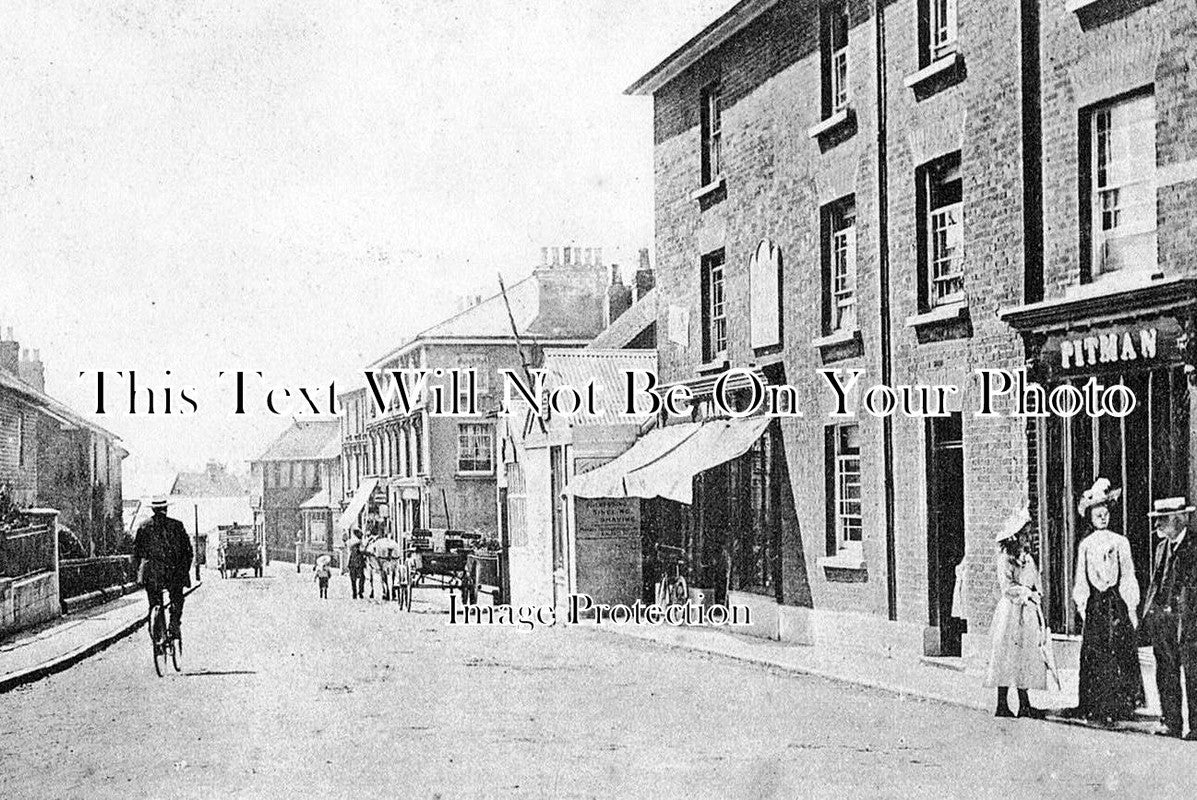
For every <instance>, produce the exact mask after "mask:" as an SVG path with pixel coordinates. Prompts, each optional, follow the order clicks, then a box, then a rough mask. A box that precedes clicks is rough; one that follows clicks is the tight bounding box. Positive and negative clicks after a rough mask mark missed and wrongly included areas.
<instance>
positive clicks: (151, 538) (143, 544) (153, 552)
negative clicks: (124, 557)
mask: <svg viewBox="0 0 1197 800" xmlns="http://www.w3.org/2000/svg"><path fill="white" fill-rule="evenodd" d="M150 508H151V509H152V510H153V512H154V515H153V516H152V517H150V518H149V519H147V520H146V521H145V522H143V523H141V526H140V527H138V529H137V536H136V538H135V539H134V540H133V568H134V569H135V570H136V571H137V579H138V581H139V582H140V583H141V584H142V585H143V586H145V591H146V596H147V597H148V598H149V601H150V608H153V607H154V606H155V605H156V604H157V603H160V602H162V590H163V589H165V590H167V591H168V592H170V630H171V633H172V634H175V635H178V632H179V627H180V625H181V624H182V622H183V589H184V588H185V587H187V586H190V585H191V559H192V557H193V556H194V553H193V551H192V549H191V539H190V538H189V537H188V536H187V529H186V528H184V527H183V523H182V522H179V521H178V520H177V519H172V518H171V517H168V516H166V498H165V497H155V498H154V500H153V502H152V503H150Z"/></svg>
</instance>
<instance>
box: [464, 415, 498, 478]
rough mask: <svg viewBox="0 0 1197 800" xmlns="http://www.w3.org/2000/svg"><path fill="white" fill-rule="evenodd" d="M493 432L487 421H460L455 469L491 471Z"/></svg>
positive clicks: (492, 465)
mask: <svg viewBox="0 0 1197 800" xmlns="http://www.w3.org/2000/svg"><path fill="white" fill-rule="evenodd" d="M493 439H494V434H493V429H492V428H491V426H490V424H489V423H486V422H462V423H460V424H458V426H457V471H458V472H493V471H494V468H495V465H494V456H493V452H494V441H493Z"/></svg>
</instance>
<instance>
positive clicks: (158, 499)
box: [150, 494, 166, 508]
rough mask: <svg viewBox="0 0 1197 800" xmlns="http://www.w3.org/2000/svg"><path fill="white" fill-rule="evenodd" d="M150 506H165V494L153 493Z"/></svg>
mask: <svg viewBox="0 0 1197 800" xmlns="http://www.w3.org/2000/svg"><path fill="white" fill-rule="evenodd" d="M150 508H166V496H165V495H161V494H156V495H154V499H153V500H151V501H150Z"/></svg>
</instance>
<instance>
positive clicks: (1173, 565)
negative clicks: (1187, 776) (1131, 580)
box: [1143, 497, 1197, 741]
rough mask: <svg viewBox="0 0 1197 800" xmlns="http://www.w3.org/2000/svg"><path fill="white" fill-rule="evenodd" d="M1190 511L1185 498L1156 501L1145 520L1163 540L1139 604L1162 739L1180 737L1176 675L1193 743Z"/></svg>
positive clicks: (1194, 614)
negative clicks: (1152, 662) (1152, 656)
mask: <svg viewBox="0 0 1197 800" xmlns="http://www.w3.org/2000/svg"><path fill="white" fill-rule="evenodd" d="M1192 513H1193V506H1191V505H1189V504H1188V503H1187V502H1186V500H1185V498H1183V497H1169V498H1166V499H1164V500H1156V501H1155V503H1154V504H1153V508H1152V511H1151V512H1150V513H1149V514H1148V515H1147V516H1149V517H1150V518H1151V519H1152V527H1153V529H1154V530H1155V532H1156V535H1157V536H1159V537H1160V539H1161V541H1160V543H1159V545H1158V546H1157V548H1156V551H1155V570H1154V572H1153V573H1152V576H1151V587H1150V588H1149V589H1148V590H1147V599H1146V600H1145V601H1144V603H1143V625H1144V626H1145V628H1146V630H1147V634H1148V636H1150V637H1151V645H1152V649H1153V650H1154V651H1155V682H1156V686H1157V687H1158V688H1159V692H1160V707H1161V709H1162V711H1163V724H1164V727H1163V729H1162V730H1160V731H1158V733H1159V734H1160V735H1162V736H1172V737H1175V738H1180V736H1181V733H1182V732H1183V731H1184V720H1183V719H1182V717H1181V688H1180V686H1181V684H1180V680H1181V677H1180V674H1181V672H1182V671H1183V672H1184V681H1185V689H1186V691H1187V694H1188V698H1189V702H1188V706H1189V734H1188V735H1187V736H1185V737H1184V738H1185V739H1187V740H1188V741H1197V728H1194V725H1197V540H1194V539H1191V538H1190V537H1189V536H1188V535H1187V531H1188V525H1189V519H1190V516H1191V515H1192Z"/></svg>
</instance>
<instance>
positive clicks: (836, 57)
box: [820, 0, 848, 119]
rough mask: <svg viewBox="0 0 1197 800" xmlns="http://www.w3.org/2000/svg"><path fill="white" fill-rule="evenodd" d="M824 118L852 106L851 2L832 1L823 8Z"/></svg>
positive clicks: (821, 20)
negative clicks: (850, 83) (849, 35)
mask: <svg viewBox="0 0 1197 800" xmlns="http://www.w3.org/2000/svg"><path fill="white" fill-rule="evenodd" d="M821 11H822V13H821V15H820V17H821V19H820V22H821V25H820V28H821V31H820V33H821V36H820V38H821V43H820V49H821V51H822V62H823V117H824V119H826V118H827V117H830V116H832V115H833V114H836V113H838V112H840V111H843V110H844V109H846V108H847V107H848V2H847V0H832V1H831V2H829V3H825V4H824V5H823V7H822V9H821Z"/></svg>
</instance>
